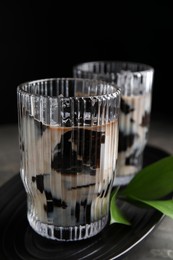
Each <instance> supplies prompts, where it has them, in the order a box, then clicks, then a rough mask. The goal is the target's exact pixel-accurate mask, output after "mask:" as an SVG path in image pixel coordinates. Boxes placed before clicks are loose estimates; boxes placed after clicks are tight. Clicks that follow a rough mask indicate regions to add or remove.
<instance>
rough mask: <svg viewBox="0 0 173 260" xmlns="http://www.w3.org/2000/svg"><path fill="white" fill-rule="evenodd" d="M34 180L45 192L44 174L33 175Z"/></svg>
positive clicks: (41, 190)
mask: <svg viewBox="0 0 173 260" xmlns="http://www.w3.org/2000/svg"><path fill="white" fill-rule="evenodd" d="M32 181H33V182H35V181H36V184H37V189H38V190H39V191H40V192H41V193H43V191H44V182H43V175H42V174H39V175H36V177H35V176H32Z"/></svg>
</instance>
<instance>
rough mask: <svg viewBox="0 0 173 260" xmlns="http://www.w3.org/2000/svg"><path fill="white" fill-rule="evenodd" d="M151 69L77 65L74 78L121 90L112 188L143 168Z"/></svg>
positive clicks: (118, 64)
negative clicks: (114, 86)
mask: <svg viewBox="0 0 173 260" xmlns="http://www.w3.org/2000/svg"><path fill="white" fill-rule="evenodd" d="M153 74H154V69H153V68H152V67H151V66H149V65H146V64H141V63H132V62H123V61H95V62H86V63H82V64H78V65H76V66H74V68H73V75H74V76H75V77H80V78H90V79H100V80H101V79H102V80H105V81H107V82H114V83H115V84H116V85H117V86H118V87H120V89H121V93H122V96H121V110H120V119H119V146H118V151H119V153H118V167H117V169H118V170H117V177H116V178H115V181H114V186H116V185H125V184H127V183H128V182H129V181H130V180H131V179H132V178H133V177H134V175H135V174H136V173H137V172H138V171H139V170H140V169H141V168H142V164H143V151H144V148H145V146H146V144H147V140H148V132H149V123H150V113H151V101H152V86H153Z"/></svg>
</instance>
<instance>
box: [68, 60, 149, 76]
mask: <svg viewBox="0 0 173 260" xmlns="http://www.w3.org/2000/svg"><path fill="white" fill-rule="evenodd" d="M89 64H93V65H94V64H96V65H99V64H104V65H106V64H110V65H118V64H119V65H123V64H127V65H128V66H141V67H142V69H141V70H134V71H133V70H130V72H131V73H134V74H135V73H146V72H153V73H154V67H152V66H151V65H149V64H146V63H141V62H135V61H129V60H93V61H86V62H81V63H78V64H76V65H74V66H73V69H74V70H75V69H76V70H79V71H81V72H86V73H87V72H88V73H92V74H94V75H95V74H99V75H100V74H103V73H96V72H94V73H93V72H92V71H91V70H85V69H81V68H79V67H80V66H83V65H89ZM120 69H121V68H120ZM125 71H126V70H125ZM127 71H128V70H127ZM108 73H110V74H111V73H121V71H117V72H116V71H115V72H114V71H112V72H107V73H104V74H108Z"/></svg>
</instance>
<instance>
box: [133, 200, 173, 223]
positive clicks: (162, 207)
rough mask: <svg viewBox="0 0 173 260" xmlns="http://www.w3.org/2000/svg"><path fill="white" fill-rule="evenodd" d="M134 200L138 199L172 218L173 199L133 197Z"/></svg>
mask: <svg viewBox="0 0 173 260" xmlns="http://www.w3.org/2000/svg"><path fill="white" fill-rule="evenodd" d="M133 199H135V200H138V201H140V202H142V203H145V204H147V205H149V206H151V207H153V208H155V209H157V210H159V211H160V212H162V213H163V214H164V215H166V216H168V217H170V218H172V219H173V200H153V201H152V200H141V199H138V198H133Z"/></svg>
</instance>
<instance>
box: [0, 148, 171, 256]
mask: <svg viewBox="0 0 173 260" xmlns="http://www.w3.org/2000/svg"><path fill="white" fill-rule="evenodd" d="M168 155H169V154H168V153H167V152H165V151H163V150H160V149H158V148H156V147H152V146H147V147H146V149H145V153H144V166H145V165H148V164H151V163H153V162H155V161H157V160H159V159H161V158H164V157H166V156H168ZM119 203H120V207H121V209H122V210H123V211H124V212H125V213H126V215H128V216H129V218H130V220H131V223H132V225H131V226H126V225H121V224H112V225H107V226H106V227H105V228H104V230H103V231H102V232H100V233H99V234H98V235H96V236H94V237H92V238H90V239H86V240H82V241H78V242H56V241H52V240H48V239H46V238H43V237H41V236H39V235H37V234H36V233H35V232H34V231H33V230H32V228H31V227H30V226H29V224H28V221H27V218H26V211H27V209H26V194H25V191H24V187H23V184H22V182H21V179H20V175H19V174H17V175H16V176H15V177H13V178H12V179H11V180H9V181H8V182H7V183H6V184H5V185H3V186H2V187H1V188H0V259H2V260H6V259H7V260H10V259H12V260H20V259H24V260H31V259H41V260H46V259H47V260H56V259H58V260H60V259H63V260H65V259H71V260H72V259H74V260H77V259H92V260H93V259H99V260H101V259H103V260H106V259H120V258H121V259H122V258H123V257H124V256H125V254H126V253H127V252H129V251H130V250H132V249H133V248H134V246H136V245H137V244H139V242H141V241H142V240H143V239H144V238H145V237H146V236H147V235H148V234H149V233H150V232H151V231H152V230H153V229H154V228H155V227H156V225H157V224H158V223H160V221H161V220H162V219H163V217H164V216H163V215H162V214H161V213H160V212H158V211H156V210H154V209H144V208H137V207H135V206H133V205H130V204H128V203H125V202H119Z"/></svg>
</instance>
